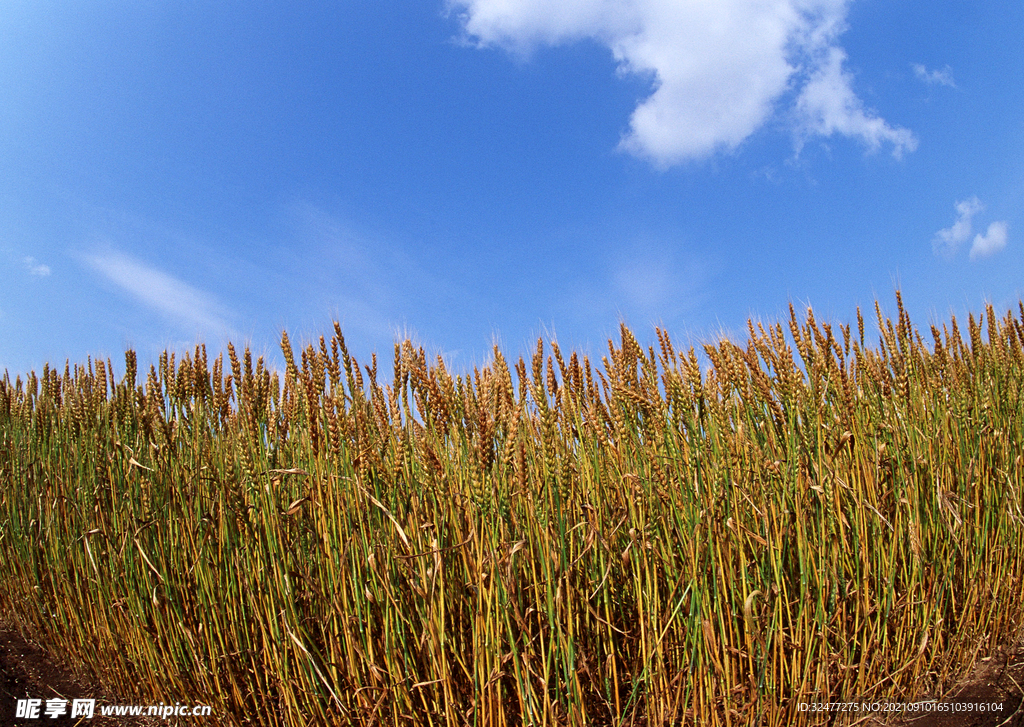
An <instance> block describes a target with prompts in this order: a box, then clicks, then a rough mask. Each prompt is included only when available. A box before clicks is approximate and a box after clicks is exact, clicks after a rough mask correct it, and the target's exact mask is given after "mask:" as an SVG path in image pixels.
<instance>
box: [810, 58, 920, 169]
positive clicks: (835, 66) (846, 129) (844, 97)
mask: <svg viewBox="0 0 1024 727" xmlns="http://www.w3.org/2000/svg"><path fill="white" fill-rule="evenodd" d="M845 60H846V53H845V52H844V51H843V49H842V48H830V49H829V51H828V54H827V60H826V61H824V62H823V63H822V64H821V65H820V66H819V68H818V69H817V70H816V71H815V72H814V73H813V74H812V75H811V78H810V80H809V81H808V82H807V84H806V85H805V86H804V88H803V90H802V91H801V92H800V96H799V98H797V101H796V107H797V114H798V118H799V119H800V121H799V124H800V126H801V127H802V131H803V132H804V133H805V134H820V135H821V136H832V135H833V134H835V133H839V134H842V135H843V136H852V137H855V138H859V139H860V140H861V141H862V142H864V143H865V144H866V145H867V146H868V148H869V149H871V150H872V151H874V150H876V149H878V147H879V146H881V144H882V143H883V142H888V143H890V144H892V153H893V156H895V157H896V158H897V159H898V158H900V157H902V156H903V152H904V151H914V149H916V148H917V139H916V138H914V135H913V134H912V133H911V132H910V130H909V129H903V128H900V127H893V126H890V125H889V124H887V123H886V122H885V120H884V119H882V118H881V117H879V116H877V115H875V114H874V113H873V112H871V111H869V110H866V109H865V108H864V104H863V102H861V100H860V99H859V98H857V96H856V94H854V92H853V89H852V88H851V86H850V84H851V82H852V80H853V79H852V77H851V76H850V74H849V72H847V71H844V70H843V62H844V61H845Z"/></svg>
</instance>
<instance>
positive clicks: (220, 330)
mask: <svg viewBox="0 0 1024 727" xmlns="http://www.w3.org/2000/svg"><path fill="white" fill-rule="evenodd" d="M82 259H83V260H84V261H85V263H86V264H87V265H88V266H89V267H91V268H92V269H93V270H95V271H96V272H98V273H100V274H101V275H102V276H103V277H105V278H106V279H107V280H109V281H110V282H112V283H114V284H115V285H116V286H118V287H119V288H121V289H122V290H124V291H125V292H126V293H128V294H130V295H131V296H132V297H134V298H135V299H136V300H138V301H139V302H140V303H142V304H143V305H145V306H147V307H148V308H151V309H153V310H155V311H158V312H160V313H162V314H163V315H165V316H167V317H168V318H170V319H171V320H173V321H174V322H175V323H177V324H178V325H180V326H185V327H189V328H195V329H197V331H199V332H203V333H207V334H212V335H218V336H231V335H232V333H233V331H232V328H231V326H230V324H229V323H228V321H227V315H228V313H227V311H226V310H225V309H224V308H223V307H222V306H221V305H220V304H219V303H218V302H217V300H216V299H215V298H214V297H213V296H212V295H210V294H209V293H206V292H204V291H202V290H199V289H198V288H195V287H193V286H191V285H189V284H188V283H186V282H184V281H182V280H179V279H178V278H176V277H174V276H173V275H169V274H168V273H165V272H163V271H162V270H157V269H156V268H153V267H150V266H148V265H146V264H144V263H141V262H139V261H138V260H135V259H133V258H130V257H128V256H127V255H124V254H122V253H119V252H116V251H111V250H106V251H103V252H97V253H93V254H88V255H83V256H82Z"/></svg>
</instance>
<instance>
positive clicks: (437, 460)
mask: <svg viewBox="0 0 1024 727" xmlns="http://www.w3.org/2000/svg"><path fill="white" fill-rule="evenodd" d="M897 307H898V310H897V313H896V315H895V320H892V319H887V318H885V317H884V316H883V315H882V313H881V312H879V311H878V306H877V305H876V311H875V312H876V314H877V322H878V325H879V326H880V330H881V337H880V339H878V340H875V341H868V340H866V333H865V323H864V321H863V319H862V318H861V317H860V315H859V314H858V320H857V321H856V322H852V323H851V324H850V325H833V326H830V325H827V324H824V323H818V322H816V321H815V319H814V316H813V314H812V312H811V311H810V310H808V311H807V312H806V315H799V316H798V315H795V314H794V315H792V316H791V319H790V320H789V321H788V322H783V323H782V324H773V325H770V326H762V325H758V324H752V325H751V326H750V328H749V339H748V340H747V341H746V342H744V343H743V344H742V345H737V343H735V342H728V341H722V342H719V343H715V344H711V345H707V346H705V347H704V350H703V351H702V352H701V354H702V355H701V357H700V358H698V356H697V354H696V353H695V352H694V351H693V350H692V349H690V350H688V351H676V350H674V348H673V345H672V343H671V341H670V339H669V337H668V335H667V334H666V333H664V332H662V331H659V332H658V336H657V341H656V345H655V346H652V347H648V348H646V349H645V348H644V347H642V346H641V345H640V344H639V343H638V342H637V340H636V338H635V337H634V335H633V334H632V333H631V332H630V331H629V330H628V329H627V328H625V327H623V328H622V331H621V340H620V341H619V342H618V343H612V342H609V347H608V351H607V353H606V354H605V355H604V356H602V357H601V360H600V361H597V360H589V359H588V358H587V357H584V356H582V355H580V354H578V353H572V352H564V351H560V350H559V348H558V346H557V345H556V344H555V343H554V342H547V343H543V342H538V345H537V351H536V354H535V355H534V356H533V357H532V359H531V360H522V359H520V360H519V361H517V362H509V361H507V360H506V359H505V358H504V357H503V356H502V354H501V352H500V351H499V350H495V351H494V354H493V360H492V361H491V362H490V363H489V364H488V365H487V366H485V367H483V368H481V369H479V370H473V371H472V372H469V373H466V374H464V375H462V376H456V375H453V374H452V373H450V372H449V371H447V370H446V368H445V366H444V364H443V362H442V361H441V360H440V359H437V360H436V361H434V360H428V358H427V356H426V354H425V353H424V351H423V350H422V349H416V348H415V347H414V346H413V345H412V344H410V343H409V342H405V343H402V344H399V345H396V347H395V351H394V361H393V371H387V372H386V373H385V372H384V371H381V370H378V363H379V362H378V360H377V359H376V358H374V359H373V360H372V361H371V362H369V365H365V364H366V363H367V362H362V364H360V363H359V362H356V361H355V360H354V358H353V357H351V356H350V355H349V353H348V352H347V349H346V347H345V342H344V339H343V337H342V334H341V331H340V329H337V326H336V327H335V328H336V330H335V331H334V332H333V335H331V337H330V338H329V339H325V338H320V340H319V341H318V342H314V343H312V344H311V345H307V346H306V347H305V348H304V349H302V350H301V351H293V348H292V345H291V344H290V342H289V340H288V337H287V335H285V336H284V338H283V341H282V350H283V353H284V358H285V360H286V362H287V364H286V368H285V370H284V371H283V372H280V373H278V372H275V371H270V370H268V369H267V367H266V366H265V364H264V362H263V360H262V359H260V360H257V361H255V362H253V361H252V357H251V355H250V353H249V351H248V350H246V351H244V352H241V353H239V352H236V351H235V349H234V348H231V347H229V349H228V351H227V357H226V358H225V357H224V356H218V357H217V358H216V359H215V360H213V361H212V365H211V362H209V361H208V360H207V354H206V351H205V349H204V348H203V347H199V348H197V349H196V350H195V352H194V353H191V354H189V355H186V356H184V357H182V358H179V359H177V360H176V358H175V356H174V355H173V354H170V355H167V354H165V355H164V356H163V357H161V359H160V362H159V364H158V365H157V366H154V367H152V368H151V369H150V370H149V371H148V372H138V371H137V370H136V358H135V354H134V353H133V352H131V351H129V352H128V353H127V354H126V356H125V371H124V372H123V375H121V376H120V377H118V376H117V375H115V373H114V367H113V366H112V364H111V362H110V361H106V362H103V361H91V362H88V363H87V364H85V365H81V364H75V365H70V366H65V367H63V370H59V369H52V368H49V367H47V368H45V369H44V370H43V372H42V374H41V375H37V374H35V373H32V374H29V375H28V376H27V377H23V376H18V377H14V376H13V375H11V374H8V375H7V376H6V377H5V378H4V379H3V381H0V616H6V617H8V618H9V619H12V620H14V621H16V622H18V623H20V624H22V625H23V626H24V628H25V629H26V630H28V631H30V632H31V633H33V634H34V635H35V636H36V637H37V638H38V639H39V640H40V641H42V642H44V643H46V644H48V645H51V646H52V647H53V648H54V649H56V650H59V651H60V652H62V653H65V654H68V655H69V656H70V657H71V658H72V659H74V660H75V661H78V662H81V663H83V664H86V665H87V666H88V668H89V669H90V670H92V671H94V672H95V673H97V674H99V675H100V676H101V678H102V680H103V681H104V682H105V683H106V684H108V685H109V686H110V688H111V689H114V690H117V691H118V693H120V694H122V695H125V696H134V697H135V698H136V699H137V700H139V701H140V702H146V703H156V702H160V701H168V702H171V703H173V702H174V701H178V700H182V699H183V698H187V699H188V700H189V701H191V702H198V703H207V704H210V705H213V707H214V714H215V715H219V716H220V718H222V719H223V720H224V722H225V723H228V724H258V725H267V726H270V725H275V726H276V725H289V726H293V725H294V726H295V727H298V726H299V725H307V724H324V725H330V724H351V723H369V722H372V721H376V723H378V724H383V725H392V724H393V725H413V724H417V725H418V724H425V725H426V724H429V725H464V724H468V725H478V726H480V727H484V726H491V725H493V726H495V727H497V726H499V725H520V724H533V725H538V726H539V725H562V724H573V725H582V724H594V725H606V724H607V725H613V724H614V725H619V724H623V725H625V724H637V725H662V724H666V725H668V724H673V725H688V724H694V725H748V724H763V725H799V724H808V723H812V722H814V721H815V720H818V721H822V720H823V717H822V716H821V715H814V714H810V713H807V712H802V711H800V710H799V709H798V705H799V704H800V703H801V702H827V701H853V700H863V701H881V700H898V701H907V700H909V699H910V698H912V697H914V696H916V695H918V694H920V693H921V692H922V691H924V690H929V689H931V690H933V691H934V690H939V689H941V688H943V687H946V686H948V685H949V684H950V683H951V682H952V681H953V680H954V679H955V678H957V677H958V676H959V675H960V674H961V672H962V671H963V670H964V669H965V668H966V667H967V666H969V665H970V664H971V663H972V661H973V659H974V658H975V657H976V655H978V654H979V653H980V652H982V651H985V650H987V649H990V648H992V647H994V646H995V645H996V644H998V643H1003V642H1008V641H1014V640H1016V639H1018V638H1020V637H1021V635H1022V633H1024V630H1022V626H1024V620H1022V617H1024V598H1022V597H1021V595H1020V594H1021V592H1022V585H1024V584H1022V575H1024V522H1022V520H1024V513H1022V509H1021V508H1022V505H1024V501H1022V493H1021V486H1022V468H1024V465H1022V457H1021V453H1022V452H1024V427H1022V416H1021V405H1022V401H1021V394H1022V388H1024V387H1022V385H1024V304H1022V305H1021V306H1020V310H1019V315H1018V312H1014V311H1011V312H1007V313H1006V315H1005V316H1004V317H1002V318H999V317H998V316H997V314H996V313H995V312H994V311H993V310H992V308H991V307H989V308H988V310H987V311H986V312H985V314H984V315H983V316H981V317H980V318H979V319H975V318H974V317H973V316H972V317H971V318H970V320H969V322H968V324H967V330H966V331H965V332H964V334H961V331H960V329H959V328H958V325H957V322H956V321H955V320H951V321H949V322H948V323H947V324H940V325H941V329H936V328H935V327H932V328H931V330H930V331H929V332H928V333H927V334H926V336H927V339H928V340H927V341H926V340H925V339H924V338H922V335H921V334H920V333H919V332H918V330H917V329H915V328H914V327H913V325H912V324H911V322H910V320H909V318H908V317H907V314H906V313H905V312H904V309H903V306H902V303H901V302H900V301H899V296H898V295H897ZM385 366H386V364H385ZM385 380H386V383H385ZM204 723H212V722H206V721H204Z"/></svg>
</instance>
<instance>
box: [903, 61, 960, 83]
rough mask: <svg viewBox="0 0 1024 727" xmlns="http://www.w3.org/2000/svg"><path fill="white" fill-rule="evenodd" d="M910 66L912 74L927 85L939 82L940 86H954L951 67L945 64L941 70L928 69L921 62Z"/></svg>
mask: <svg viewBox="0 0 1024 727" xmlns="http://www.w3.org/2000/svg"><path fill="white" fill-rule="evenodd" d="M911 68H913V69H914V75H915V76H917V77H918V78H920V79H921V80H922V81H924V82H925V83H927V84H928V85H934V84H939V85H940V86H949V87H950V88H956V81H954V80H953V69H951V68H950V67H949V66H946V67H945V68H943V69H942V70H941V71H929V70H928V69H927V68H925V67H924V66H923V65H922V64H920V63H913V64H911Z"/></svg>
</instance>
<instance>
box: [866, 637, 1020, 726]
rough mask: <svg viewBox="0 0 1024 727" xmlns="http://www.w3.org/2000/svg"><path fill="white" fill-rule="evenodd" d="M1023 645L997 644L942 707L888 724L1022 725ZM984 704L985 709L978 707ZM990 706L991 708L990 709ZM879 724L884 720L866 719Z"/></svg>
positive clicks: (940, 701) (870, 723) (945, 697)
mask: <svg viewBox="0 0 1024 727" xmlns="http://www.w3.org/2000/svg"><path fill="white" fill-rule="evenodd" d="M1022 687H1024V645H1019V646H1016V647H1011V648H1006V647H1000V648H998V649H996V650H995V652H994V653H992V654H991V655H990V656H987V657H985V658H983V659H980V660H979V661H978V664H977V665H976V666H975V668H974V671H973V672H972V673H971V674H970V676H968V677H967V678H966V679H964V680H963V681H961V682H960V684H959V685H957V687H956V689H954V690H953V692H952V693H951V694H948V695H945V696H944V697H943V698H942V699H940V700H939V705H941V706H942V707H944V708H945V709H944V710H943V709H941V708H940V709H936V710H934V711H931V712H922V713H920V714H919V715H918V716H915V717H906V718H904V719H902V720H898V721H891V722H889V723H888V724H889V725H891V726H892V727H1024V688H1022ZM982 705H986V706H987V707H988V708H987V709H985V711H978V707H980V706H982ZM992 707H995V708H994V709H993V708H992ZM867 724H868V725H872V724H874V725H882V724H886V723H884V722H877V721H876V722H874V723H872V722H870V721H869V722H868V723H867Z"/></svg>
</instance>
